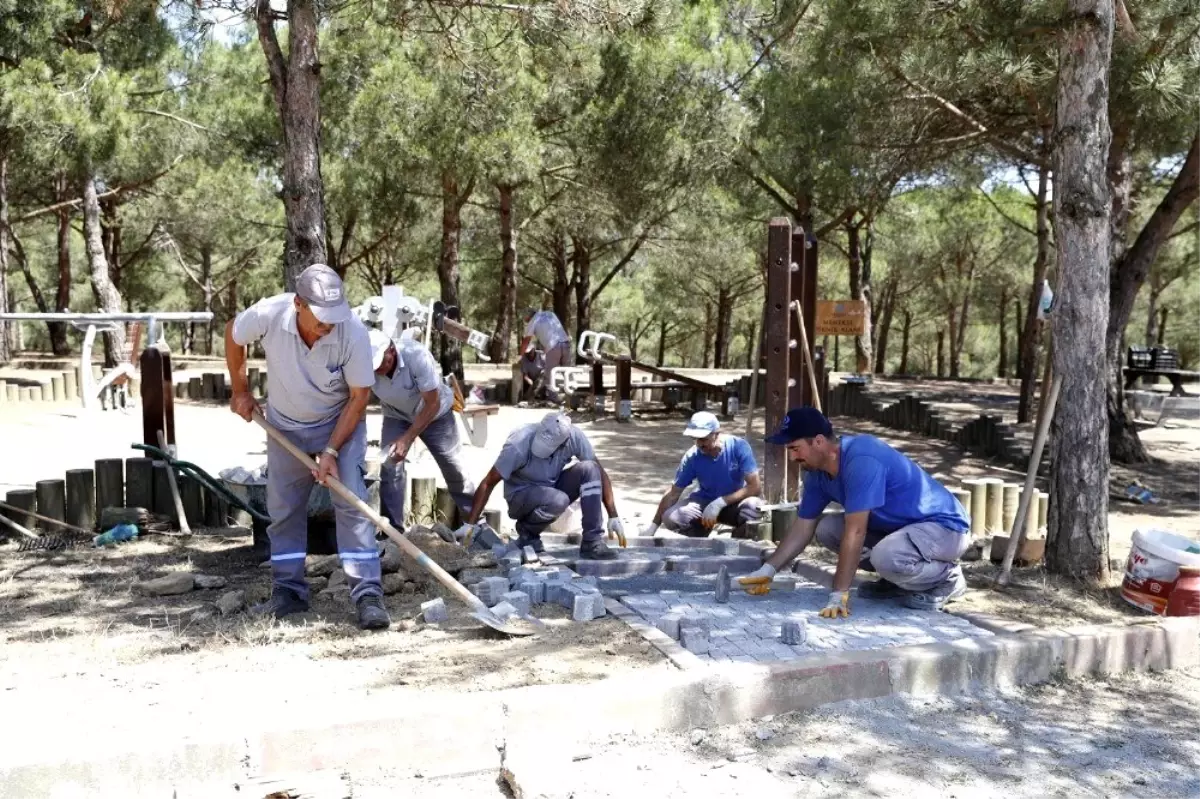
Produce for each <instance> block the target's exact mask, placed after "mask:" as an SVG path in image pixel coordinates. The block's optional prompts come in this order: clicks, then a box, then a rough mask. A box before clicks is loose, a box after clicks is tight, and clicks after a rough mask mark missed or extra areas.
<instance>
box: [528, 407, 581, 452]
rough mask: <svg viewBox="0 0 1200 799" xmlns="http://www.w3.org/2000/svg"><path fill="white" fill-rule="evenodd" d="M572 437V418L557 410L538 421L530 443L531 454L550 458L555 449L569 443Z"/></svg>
mask: <svg viewBox="0 0 1200 799" xmlns="http://www.w3.org/2000/svg"><path fill="white" fill-rule="evenodd" d="M570 437H571V420H570V419H568V418H567V415H566V414H564V413H559V412H557V411H554V412H551V413H548V414H546V416H545V417H543V418H542V421H540V422H538V425H537V430H536V431H535V432H534V434H533V440H532V441H531V442H530V444H529V454H531V455H533V457H535V458H549V457H550V456H551V455H553V454H554V451H555V450H556V449H558V448H559V447H561V446H562V445H563V444H565V443H567V439H568V438H570Z"/></svg>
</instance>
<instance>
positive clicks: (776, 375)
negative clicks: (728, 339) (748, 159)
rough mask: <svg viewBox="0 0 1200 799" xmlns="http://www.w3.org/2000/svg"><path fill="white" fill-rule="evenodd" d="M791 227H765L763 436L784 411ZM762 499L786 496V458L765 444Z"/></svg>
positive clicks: (784, 222)
mask: <svg viewBox="0 0 1200 799" xmlns="http://www.w3.org/2000/svg"><path fill="white" fill-rule="evenodd" d="M791 263H792V223H791V222H790V221H789V220H788V219H787V218H785V217H776V218H775V219H772V220H771V223H770V225H768V227H767V310H766V318H765V320H764V323H763V330H764V347H765V349H766V355H765V357H766V361H767V373H766V374H767V377H766V389H767V390H766V401H765V403H764V408H763V416H764V418H763V424H764V429H765V430H766V432H767V434H770V433H771V432H773V431H774V430H775V429H776V428H777V427H779V424H780V422H782V421H783V417H784V415H785V414H786V413H787V410H788V359H789V347H788V344H789V340H790V336H789V335H788V331H789V329H790V326H791V308H790V303H791V289H790V285H791V277H792V275H791ZM764 449H765V452H764V458H763V460H764V464H763V475H764V481H765V485H764V489H765V490H764V492H763V493H764V496H765V497H766V500H767V502H768V503H772V504H773V503H776V502H779V501H781V500H782V499H783V498H784V497H785V496H786V485H787V455H786V453H785V451H784V448H783V447H781V446H778V445H776V444H766V445H765V447H764Z"/></svg>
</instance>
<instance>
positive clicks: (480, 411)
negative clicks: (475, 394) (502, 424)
mask: <svg viewBox="0 0 1200 799" xmlns="http://www.w3.org/2000/svg"><path fill="white" fill-rule="evenodd" d="M458 413H459V415H460V416H461V417H462V420H463V427H465V428H466V430H467V439H468V440H469V441H470V442H471V446H473V447H482V446H483V445H485V444H487V435H488V417H489V416H495V415H496V414H498V413H500V406H499V405H464V406H463V408H462V410H460V411H459V412H458Z"/></svg>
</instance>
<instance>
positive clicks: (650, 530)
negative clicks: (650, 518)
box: [642, 522, 658, 536]
mask: <svg viewBox="0 0 1200 799" xmlns="http://www.w3.org/2000/svg"><path fill="white" fill-rule="evenodd" d="M657 529H658V525H657V524H655V523H654V522H650V523H649V524H647V525H646V526H645V527H643V528H642V535H646V536H650V535H654V531H655V530H657Z"/></svg>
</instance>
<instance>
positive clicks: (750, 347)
mask: <svg viewBox="0 0 1200 799" xmlns="http://www.w3.org/2000/svg"><path fill="white" fill-rule="evenodd" d="M757 335H758V322H751V323H750V334H749V335H748V336H746V368H747V369H753V368H754V341H755V338H754V337H755V336H757Z"/></svg>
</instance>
